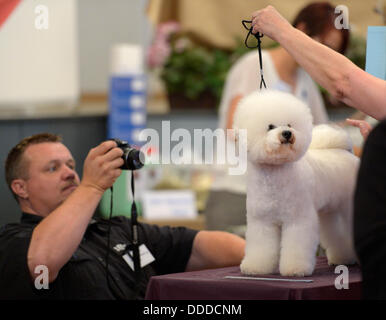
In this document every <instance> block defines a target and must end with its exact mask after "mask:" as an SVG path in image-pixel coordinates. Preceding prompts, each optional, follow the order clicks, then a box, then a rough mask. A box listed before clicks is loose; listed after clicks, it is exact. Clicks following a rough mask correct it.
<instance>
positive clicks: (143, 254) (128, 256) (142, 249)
mask: <svg viewBox="0 0 386 320" xmlns="http://www.w3.org/2000/svg"><path fill="white" fill-rule="evenodd" d="M139 256H140V260H141V268H143V267H146V266H147V265H148V264H150V263H152V262H153V261H155V258H154V256H153V255H152V254H151V252H150V251H149V249H148V248H147V247H146V245H145V244H141V245H140V246H139ZM132 257H133V250H129V253H125V254H124V255H123V256H122V258H123V260H125V262H126V263H127V264H128V266H129V267H130V268H131V270H133V271H134V262H133V258H132Z"/></svg>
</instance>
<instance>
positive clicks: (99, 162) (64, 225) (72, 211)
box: [27, 141, 123, 282]
mask: <svg viewBox="0 0 386 320" xmlns="http://www.w3.org/2000/svg"><path fill="white" fill-rule="evenodd" d="M114 147H116V144H115V142H113V141H106V142H104V143H102V144H101V145H99V146H98V147H96V148H94V149H92V150H91V151H90V152H89V154H88V156H87V158H86V160H85V164H84V170H83V179H82V181H81V184H80V185H79V187H77V189H76V190H74V192H73V193H72V194H71V195H70V196H69V197H68V198H67V199H66V200H65V201H64V202H63V203H62V204H61V205H60V206H59V207H58V208H56V209H55V210H54V211H52V212H51V213H50V214H49V215H48V216H47V217H46V218H44V219H43V220H42V221H41V222H40V223H39V224H38V225H37V227H36V228H35V229H34V231H33V233H32V238H31V242H30V246H29V249H28V258H27V260H28V268H29V271H30V274H31V276H32V278H35V277H36V276H37V274H35V273H34V270H35V267H36V266H38V265H45V266H47V268H48V271H49V281H50V282H52V281H54V280H55V279H56V277H57V275H58V273H59V271H60V269H61V268H62V267H63V266H64V264H66V263H67V261H68V260H69V259H70V258H71V256H72V254H73V253H74V252H75V250H76V249H77V247H78V246H79V244H80V242H81V240H82V237H83V235H84V232H85V230H86V228H87V226H88V223H89V221H90V219H91V217H92V216H93V214H94V211H95V209H96V207H97V205H98V203H99V201H100V199H101V197H102V195H103V193H104V191H105V190H106V189H107V188H109V187H110V186H111V185H112V184H113V183H114V181H115V179H116V178H117V177H118V176H119V175H120V173H121V170H120V169H119V167H120V166H121V165H122V164H123V160H122V159H121V158H120V157H121V156H122V150H121V149H119V148H114Z"/></svg>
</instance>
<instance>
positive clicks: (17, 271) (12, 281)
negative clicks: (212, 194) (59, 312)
mask: <svg viewBox="0 0 386 320" xmlns="http://www.w3.org/2000/svg"><path fill="white" fill-rule="evenodd" d="M122 155H123V151H122V149H121V148H118V147H117V143H116V142H115V141H111V140H109V141H105V142H103V143H101V144H100V145H98V146H97V147H95V148H93V149H91V150H90V152H89V154H88V156H87V158H86V160H85V162H84V167H83V176H82V180H80V179H79V176H78V175H77V173H76V171H75V161H74V159H73V157H72V155H71V153H70V151H69V150H68V149H67V148H66V147H65V146H64V145H63V144H62V143H61V140H60V138H59V137H58V136H56V135H52V134H37V135H34V136H31V137H28V138H25V139H23V140H22V141H21V142H20V143H19V144H17V145H16V146H15V147H14V148H13V149H12V150H11V151H10V153H9V154H8V157H7V160H6V165H5V169H6V179H7V184H8V186H9V188H10V190H11V191H12V193H13V195H14V197H15V198H16V200H17V201H18V203H19V205H20V209H21V211H22V212H23V214H22V218H21V222H20V224H9V225H7V226H4V227H3V228H1V229H0V257H1V258H0V299H41V298H43V299H134V298H143V296H144V293H145V290H146V285H147V282H148V280H149V278H150V277H151V276H152V275H156V274H165V273H173V272H182V271H189V270H198V269H205V268H215V267H225V266H230V265H237V264H239V263H240V261H241V259H242V257H243V255H244V244H245V243H244V240H243V239H241V238H239V237H237V236H235V235H232V234H229V233H225V232H216V231H199V232H198V231H195V230H190V229H186V228H169V227H158V226H151V225H146V224H140V225H139V234H138V237H139V242H140V244H143V245H144V247H145V251H144V253H143V254H144V255H145V256H146V257H147V258H146V259H148V257H149V256H150V257H151V259H150V260H149V261H152V262H149V264H147V265H142V264H141V267H142V268H141V272H140V274H139V275H137V276H136V274H135V273H134V272H133V271H132V268H131V267H130V266H129V264H128V263H127V257H128V254H127V253H128V249H129V248H130V245H131V243H130V239H131V235H130V232H131V231H130V230H131V225H130V223H131V222H130V220H129V219H126V218H124V217H115V218H113V219H112V220H111V221H108V220H103V219H93V215H94V211H95V210H96V208H97V206H98V203H99V201H100V200H101V197H102V195H103V193H104V192H105V190H106V189H108V188H110V187H111V186H112V185H113V184H114V181H115V180H116V179H117V178H118V177H119V175H120V174H121V169H120V167H121V166H122V165H123V163H124V160H123V159H122ZM108 240H109V241H108ZM107 243H110V247H108V245H107ZM124 257H126V259H125V258H124ZM153 259H154V261H153ZM41 266H43V267H44V268H45V269H44V270H47V271H48V281H49V286H48V288H42V289H38V288H37V286H36V279H37V278H38V277H39V276H40V271H38V270H42V269H41V268H40V267H41Z"/></svg>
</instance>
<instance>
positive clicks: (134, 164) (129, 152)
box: [122, 148, 145, 170]
mask: <svg viewBox="0 0 386 320" xmlns="http://www.w3.org/2000/svg"><path fill="white" fill-rule="evenodd" d="M123 152H124V153H123V156H122V157H123V160H124V161H125V163H124V165H123V166H122V169H128V170H138V169H141V168H142V167H143V165H144V163H143V162H142V161H143V159H145V155H144V154H143V152H141V151H140V150H137V149H133V148H125V150H123Z"/></svg>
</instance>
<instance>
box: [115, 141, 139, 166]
mask: <svg viewBox="0 0 386 320" xmlns="http://www.w3.org/2000/svg"><path fill="white" fill-rule="evenodd" d="M110 140H113V141H115V142H116V144H117V145H118V148H121V149H122V151H123V155H122V159H123V161H124V164H123V165H122V167H120V169H122V170H138V169H141V168H142V167H143V165H144V164H145V155H144V153H143V152H142V151H140V150H137V149H135V148H133V147H131V146H130V144H129V143H128V142H127V141H124V140H120V139H116V138H114V139H110Z"/></svg>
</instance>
